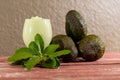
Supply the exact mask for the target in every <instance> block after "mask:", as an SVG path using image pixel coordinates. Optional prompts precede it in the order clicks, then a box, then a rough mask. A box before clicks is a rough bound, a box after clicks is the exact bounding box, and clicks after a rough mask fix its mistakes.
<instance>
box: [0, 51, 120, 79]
mask: <svg viewBox="0 0 120 80" xmlns="http://www.w3.org/2000/svg"><path fill="white" fill-rule="evenodd" d="M7 58H8V57H0V80H67V79H68V80H120V53H105V55H104V56H103V58H101V59H100V60H98V61H95V62H71V63H61V67H60V68H59V69H46V68H39V67H35V68H33V69H32V70H30V71H27V70H26V69H25V68H22V67H21V66H13V65H11V64H10V63H8V62H7V61H6V60H7Z"/></svg>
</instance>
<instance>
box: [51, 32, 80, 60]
mask: <svg viewBox="0 0 120 80" xmlns="http://www.w3.org/2000/svg"><path fill="white" fill-rule="evenodd" d="M51 43H52V44H59V48H58V49H57V51H59V50H64V49H68V50H70V51H71V53H70V54H68V55H63V56H61V57H60V59H62V61H63V62H69V61H74V60H75V59H76V57H77V54H78V51H77V48H76V47H75V44H74V42H73V40H72V39H71V38H70V37H68V36H67V35H61V34H60V35H56V36H55V37H53V38H52V42H51Z"/></svg>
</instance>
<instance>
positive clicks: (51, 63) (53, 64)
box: [41, 57, 60, 68]
mask: <svg viewBox="0 0 120 80" xmlns="http://www.w3.org/2000/svg"><path fill="white" fill-rule="evenodd" d="M59 66H60V62H59V60H58V59H57V58H52V57H50V58H49V59H48V60H47V61H45V62H43V63H42V64H41V67H44V68H58V67H59Z"/></svg>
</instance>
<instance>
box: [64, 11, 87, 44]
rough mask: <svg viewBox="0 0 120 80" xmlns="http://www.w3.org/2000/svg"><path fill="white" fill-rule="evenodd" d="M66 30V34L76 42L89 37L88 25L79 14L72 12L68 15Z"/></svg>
mask: <svg viewBox="0 0 120 80" xmlns="http://www.w3.org/2000/svg"><path fill="white" fill-rule="evenodd" d="M65 30H66V34H67V35H68V36H70V37H71V38H72V39H73V40H74V42H78V41H80V40H81V39H82V38H84V37H85V36H86V35H87V25H86V23H85V20H84V19H83V17H82V16H81V15H80V14H79V12H77V11H75V10H70V11H69V12H68V13H67V15H66V23H65Z"/></svg>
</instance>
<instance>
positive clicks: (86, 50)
mask: <svg viewBox="0 0 120 80" xmlns="http://www.w3.org/2000/svg"><path fill="white" fill-rule="evenodd" d="M78 46H79V50H80V52H81V53H80V54H81V56H82V57H83V58H84V59H85V60H86V61H96V60H98V59H100V58H101V57H102V56H103V55H104V52H105V45H104V43H103V42H102V40H101V39H100V38H99V37H98V36H97V35H88V36H86V37H85V38H83V39H82V40H81V41H79V43H78Z"/></svg>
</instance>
